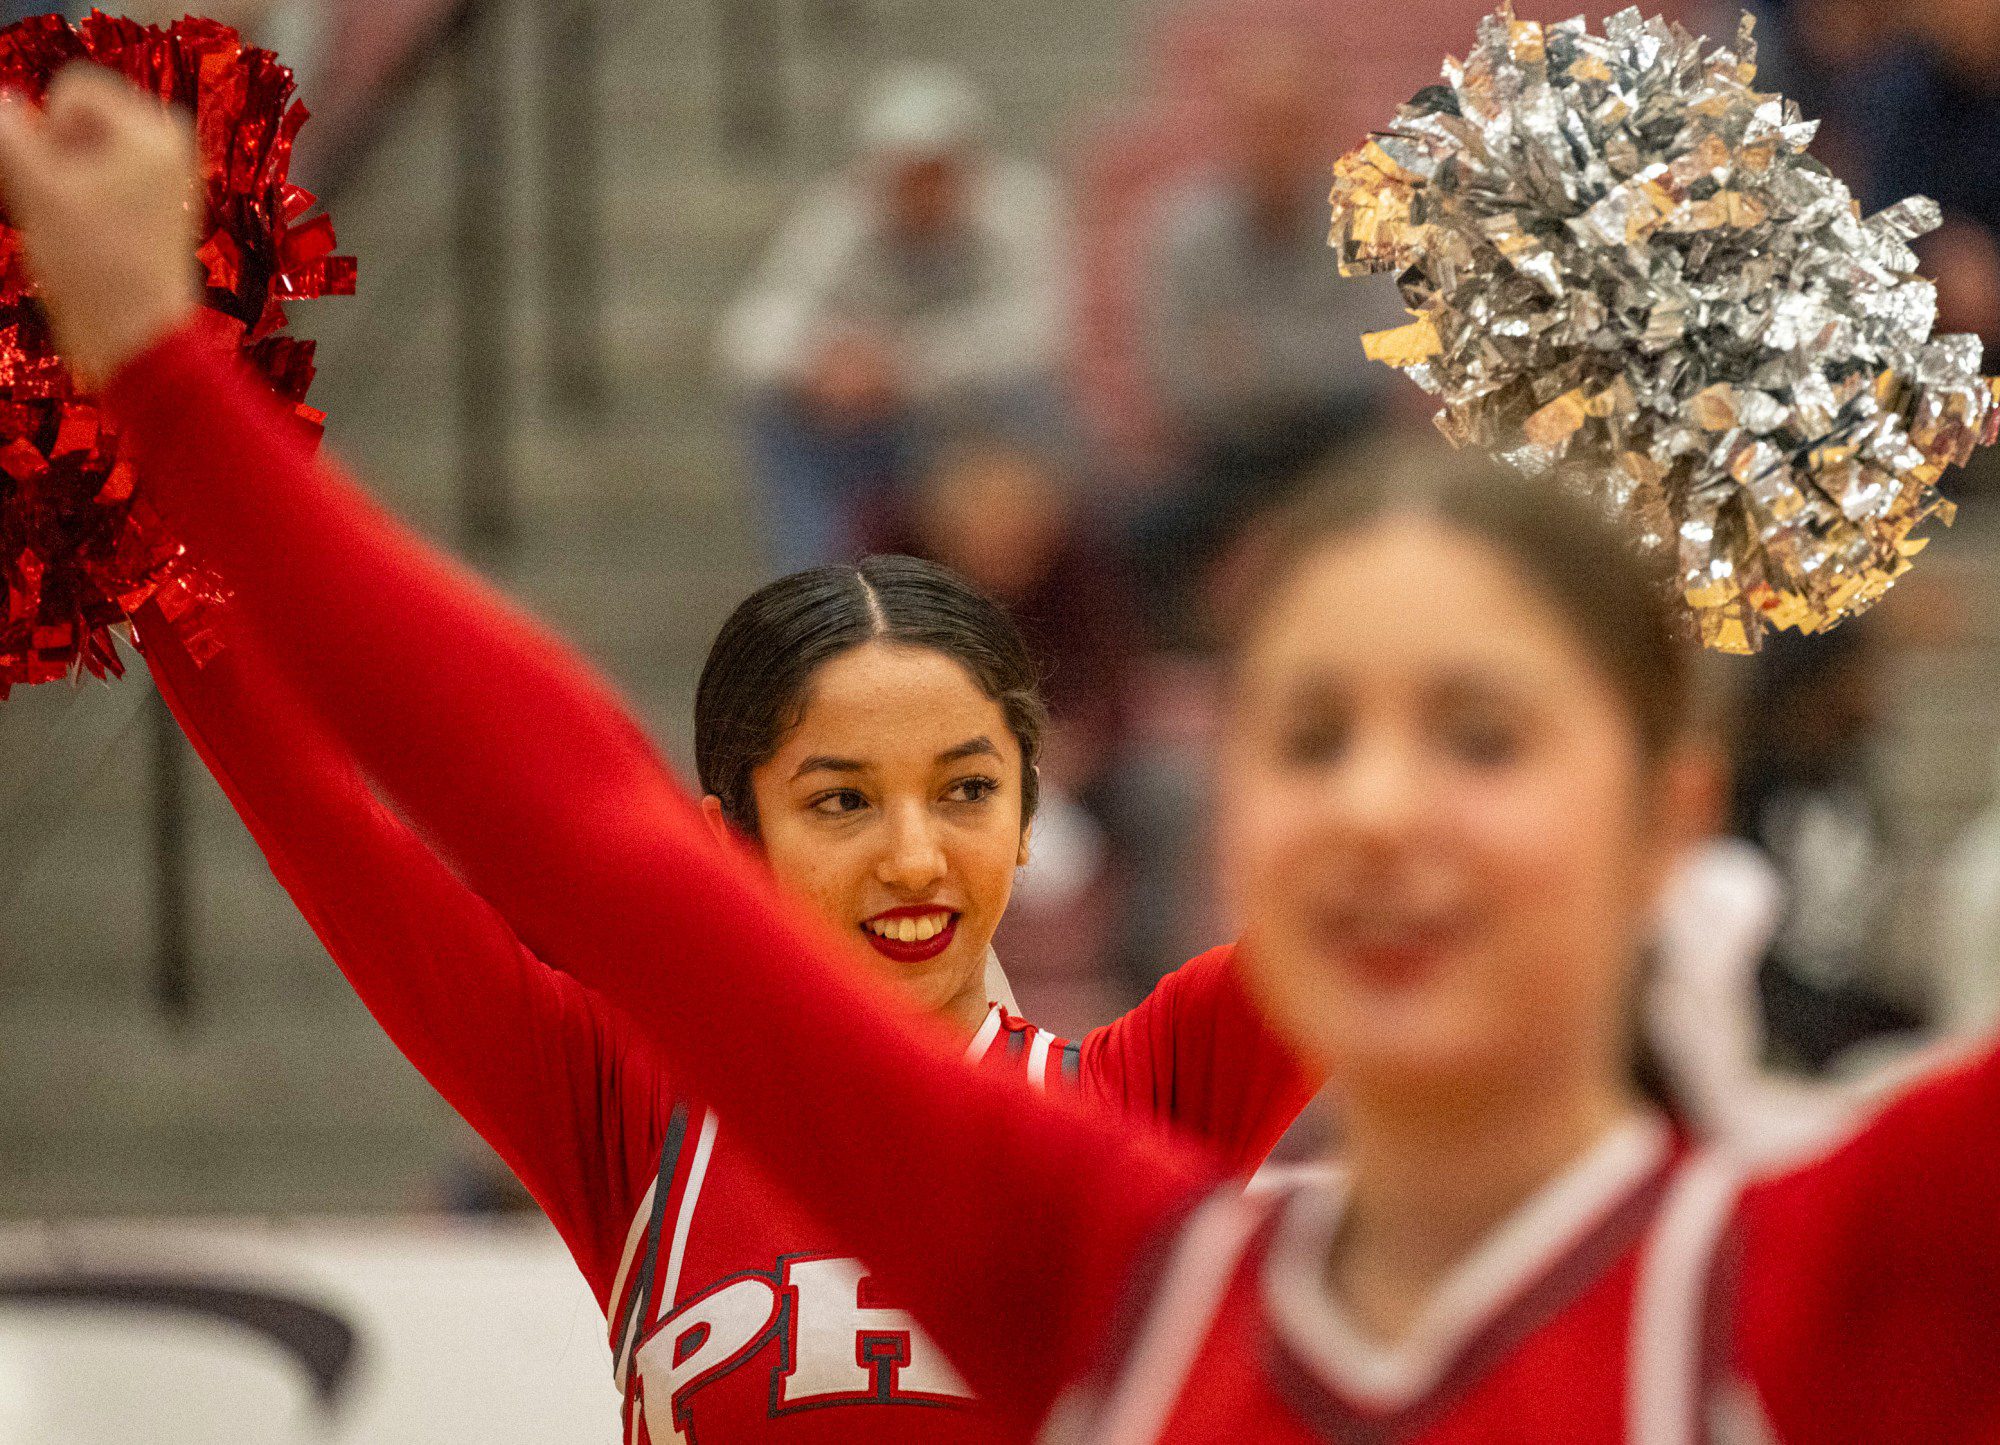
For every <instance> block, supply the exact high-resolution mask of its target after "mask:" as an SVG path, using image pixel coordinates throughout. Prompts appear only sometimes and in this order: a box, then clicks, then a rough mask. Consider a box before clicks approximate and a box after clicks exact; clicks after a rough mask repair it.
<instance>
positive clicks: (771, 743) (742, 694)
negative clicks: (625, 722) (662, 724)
mask: <svg viewBox="0 0 2000 1445" xmlns="http://www.w3.org/2000/svg"><path fill="white" fill-rule="evenodd" d="M870 642H888V643H897V644H900V645H903V646H906V647H921V648H927V649H929V650H931V651H933V652H939V653H942V654H943V655H944V656H946V657H949V658H950V659H952V661H954V662H956V663H958V665H959V666H961V667H963V668H964V669H965V670H966V672H967V673H968V674H970V675H971V677H972V680H973V681H974V682H975V683H976V684H977V685H978V687H979V689H980V691H981V692H983V693H985V694H986V696H987V697H988V698H990V699H992V700H993V701H994V702H995V703H997V704H998V705H999V707H1000V711H1001V714H1002V715H1003V716H1004V717H1005V718H1006V721H1007V729H1008V731H1009V732H1011V733H1012V734H1013V735H1014V740H1015V742H1017V743H1018V744H1019V745H1020V748H1021V824H1022V826H1023V827H1024V828H1025V827H1026V826H1027V825H1028V823H1029V822H1031V821H1032V820H1033V818H1034V815H1035V804H1036V801H1037V796H1038V793H1039V783H1038V777H1037V774H1036V765H1037V764H1038V763H1039V761H1040V759H1041V752H1042V734H1043V732H1044V730H1045V729H1046V727H1047V722H1048V713H1047V709H1046V707H1045V706H1044V704H1043V702H1042V696H1041V677H1040V671H1039V669H1038V668H1037V666H1036V664H1035V660H1034V657H1033V655H1032V654H1031V653H1030V652H1029V650H1028V645H1027V643H1026V641H1025V640H1023V638H1022V636H1021V632H1020V629H1019V628H1018V627H1016V626H1015V625H1014V620H1013V619H1012V618H1011V617H1009V616H1008V615H1007V612H1006V611H1005V609H1003V608H1002V607H1000V606H999V605H998V604H997V603H995V602H993V601H991V600H990V599H989V598H987V597H985V596H984V595H983V594H981V593H980V592H979V591H978V590H977V589H975V588H974V587H973V586H972V585H971V584H970V583H968V582H966V581H965V580H964V579H963V578H961V577H960V576H958V574H957V573H955V572H952V571H950V570H949V569H947V568H944V567H940V566H938V565H936V564H935V563H932V562H925V561H921V560H919V559H918V558H915V557H901V556H881V557H869V558H866V559H865V560H863V561H862V562H861V563H859V564H858V565H855V566H847V565H831V566H825V567H812V568H808V569H807V570H805V571H803V572H794V573H791V574H790V575H788V576H785V577H780V578H779V579H778V580H777V581H775V582H771V583H768V584H767V585H765V586H763V587H761V588H759V589H758V590H757V591H755V592H753V593H751V594H750V596H748V597H746V598H745V599H744V600H743V601H742V602H741V603H740V604H738V606H737V608H736V610H735V611H733V612H731V613H730V614H729V617H728V620H727V621H725V622H724V623H723V624H722V629H721V630H720V631H719V632H717V633H716V636H715V641H714V643H713V644H712V645H711V646H710V648H709V650H708V660H707V661H706V662H705V663H704V664H703V666H702V670H701V681H700V683H699V685H698V686H697V687H696V689H695V704H694V755H695V772H696V776H697V777H698V778H699V779H700V782H701V786H702V789H703V791H704V792H707V793H710V794H713V795H714V796H715V797H716V798H717V799H719V800H720V801H721V803H722V811H723V815H724V816H725V817H727V818H728V819H729V821H730V823H731V824H732V825H733V826H735V827H736V828H737V829H738V830H740V831H741V832H742V833H743V834H744V835H745V836H747V837H753V838H754V837H756V836H757V831H758V822H757V800H756V794H755V791H754V790H753V788H752V786H751V775H752V774H753V773H754V772H755V771H756V770H757V769H758V768H759V767H761V766H762V765H763V764H764V763H766V762H768V761H770V759H771V758H772V757H773V756H774V755H775V754H776V753H777V751H778V749H779V748H780V747H782V746H783V745H784V741H785V738H786V737H787V736H789V735H790V733H791V731H792V729H793V728H795V727H797V726H798V725H799V722H800V720H801V719H803V718H804V716H805V712H806V709H807V707H809V706H810V705H811V702H812V688H813V680H814V679H815V678H816V677H818V675H819V671H820V669H821V668H822V667H824V666H825V665H826V664H827V663H829V662H831V661H833V660H834V659H835V658H837V657H840V656H842V655H844V654H845V653H847V652H850V651H852V650H853V649H854V648H857V647H860V646H863V645H865V644H867V643H870Z"/></svg>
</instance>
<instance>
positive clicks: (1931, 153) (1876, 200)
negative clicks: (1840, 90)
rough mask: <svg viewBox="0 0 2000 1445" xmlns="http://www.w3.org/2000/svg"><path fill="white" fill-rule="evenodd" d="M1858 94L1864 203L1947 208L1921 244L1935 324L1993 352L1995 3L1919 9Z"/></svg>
mask: <svg viewBox="0 0 2000 1445" xmlns="http://www.w3.org/2000/svg"><path fill="white" fill-rule="evenodd" d="M1902 16H1903V22H1904V26H1905V29H1906V35H1905V38H1904V41H1903V43H1902V44H1901V45H1900V46H1898V47H1896V48H1895V49H1894V50H1893V51H1891V52H1890V53H1889V54H1888V55H1887V56H1886V57H1885V58H1884V59H1883V60H1882V62H1881V63H1880V64H1879V65H1878V66H1877V67H1876V68H1875V70H1874V71H1873V73H1872V74H1870V75H1869V76H1868V77H1867V82H1866V84H1865V85H1864V86H1863V87H1862V88H1861V90H1860V112H1861V118H1862V120H1863V122H1864V124H1863V126H1862V129H1861V135H1862V136H1863V137H1864V140H1865V147H1866V148H1865V153H1864V157H1863V159H1864V163H1865V165H1866V166H1867V170H1868V177H1867V181H1868V198H1869V201H1870V203H1871V204H1873V205H1886V204H1888V203H1889V202H1891V201H1894V200H1897V199H1898V198H1900V197H1902V196H1906V195H1910V194H1912V193H1917V194H1922V195H1926V196H1929V197H1930V198H1931V199H1932V200H1934V201H1936V202H1937V203H1938V204H1939V205H1940V206H1942V207H1943V208H1944V213H1945V225H1944V228H1943V229H1942V230H1941V231H1939V232H1938V233H1936V234H1935V235H1933V236H1929V237H1926V238H1925V239H1924V240H1923V241H1921V242H1919V243H1918V249H1919V251H1920V252H1921V253H1922V255H1923V258H1924V262H1925V266H1926V269H1927V270H1929V271H1930V272H1931V273H1932V274H1933V275H1934V276H1936V278H1937V282H1938V310H1939V324H1940V326H1941V327H1943V328H1944V329H1946V330H1949V331H1973V332H1977V333H1978V334H1979V335H1981V336H1983V337H1984V338H1986V340H1987V342H1988V343H1989V344H1996V343H2000V244H1996V237H2000V166H1996V165H1995V164H1994V156H1995V155H1996V154H2000V0H1926V3H1924V4H1922V5H1915V6H1911V7H1909V8H1908V9H1907V10H1905V11H1903V12H1902Z"/></svg>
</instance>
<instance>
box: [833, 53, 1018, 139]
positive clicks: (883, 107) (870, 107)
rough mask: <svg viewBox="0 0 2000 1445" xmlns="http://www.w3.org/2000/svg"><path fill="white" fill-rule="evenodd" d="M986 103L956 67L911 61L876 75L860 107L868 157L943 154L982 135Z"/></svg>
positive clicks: (858, 133) (858, 130)
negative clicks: (911, 62) (909, 63)
mask: <svg viewBox="0 0 2000 1445" xmlns="http://www.w3.org/2000/svg"><path fill="white" fill-rule="evenodd" d="M985 120H986V102H985V100H984V99H983V98H982V97H981V95H980V94H979V91H978V88H977V87H975V86H974V85H973V84H972V82H971V81H970V80H968V79H967V78H966V77H965V76H964V75H962V74H961V73H960V72H958V71H956V70H951V69H948V68H946V67H944V66H939V65H912V66H905V67H901V68H899V69H896V70H891V71H887V72H885V73H883V74H882V75H880V76H878V77H876V79H875V82H874V84H873V85H871V86H870V87H869V89H868V93H867V96H866V98H865V99H864V100H863V101H862V103H861V106H860V108H859V110H858V111H857V123H856V126H855V141H856V143H857V145H858V146H859V148H860V150H861V153H862V154H863V155H867V156H922V157H928V156H941V155H946V154H948V153H950V152H952V151H955V150H958V149H960V148H962V147H964V146H965V145H967V144H969V143H970V142H972V141H975V140H977V139H978V138H979V133H980V131H981V129H982V128H983V126H984V123H985Z"/></svg>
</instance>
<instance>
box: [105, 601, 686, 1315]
mask: <svg viewBox="0 0 2000 1445" xmlns="http://www.w3.org/2000/svg"><path fill="white" fill-rule="evenodd" d="M140 621H141V626H142V637H143V640H144V642H145V652H146V659H147V662H148V665H149V666H150V667H151V668H152V672H153V677H154V679H155V681H156V682H157V683H158V685H159V689H160V693H161V695H162V696H163V697H164V698H165V699H166V702H167V705H168V706H169V707H170V708H172V709H173V713H174V716H175V718H176V719H177V720H178V721H179V722H180V725H181V728H182V730H183V731H185V732H186V734H187V736H188V738H189V740H190V741H191V742H192V743H193V744H194V746H195V749H196V751H197V752H199V753H200V754H201V757H202V761H203V762H205V763H206V764H207V765H208V769H209V771H210V772H211V773H213V774H214V776H215V779H216V781H217V782H218V783H220V784H221V785H222V789H223V791H224V793H226V794H227V795H228V797H229V801H230V802H231V804H233V805H234V807H235V809H236V811H237V813H238V814H239V815H240V816H241V817H242V819H243V822H244V824H245V826H247V827H248V828H249V830H250V833H251V836H252V837H253V838H255V839H256V842H257V846H258V847H259V848H260V849H262V850H263V853H264V857H265V859H266V860H267V861H268V862H269V863H270V866H271V871H272V873H273V874H274V875H275V876H276V877H277V879H278V881H279V882H280V883H281V884H282V885H283V886H284V888H285V891H286V892H287V893H289V894H290V895H291V897H292V901H293V902H294V903H295V904H297V905H298V909H299V911H300V913H301V914H303V915H304V916H305V918H306V920H307V922H308V923H310V924H311V925H312V929H313V931H314V933H316V934H317V935H318V936H319V939H320V942H321V943H323V944H324V945H325V946H326V949H327V951H328V952H329V953H330V954H331V955H332V956H333V959H334V961H335V962H336V963H337V964H338V965H339V967H340V970H341V972H342V973H343V974H344V975H346V977H347V980H348V982H349V983H350V984H352V985H353V988H354V991H355V993H356V994H358V995H359V996H360V998H361V1001H362V1003H363V1004H365V1005H366V1006H367V1008H368V1011H369V1012H370V1013H371V1014H373V1015H374V1017H375V1019H376V1021H377V1022H378V1023H380V1024H381V1025H382V1028H383V1030H384V1032H386V1033H387V1034H388V1035H389V1037H390V1038H391V1039H392V1040H393V1041H394V1042H395V1044H396V1046H397V1048H399V1049H400V1050H402V1052H403V1055H404V1056H405V1057H406V1058H408V1059H409V1060H410V1062H411V1063H412V1064H414V1065H415V1066H416V1067H417V1069H418V1071H419V1072H420V1073H422V1074H423V1075H424V1077H425V1078H426V1079H428V1080H429V1081H430V1083H431V1085H432V1086H433V1087H434V1088H436V1089H437V1091H438V1092H439V1093H440V1094H442V1095H443V1096H444V1097H445V1098H446V1100H448V1101H449V1102H450V1103H451V1105H452V1107H454V1108H455V1109H457V1110H458V1112H459V1113H460V1114H461V1115H463V1116H464V1117H465V1119H466V1120H467V1121H468V1122H469V1123H471V1125H472V1126H473V1127H474V1128H475V1129H477V1130H478V1131H479V1133H480V1134H481V1136H483V1137H484V1138H485V1139H486V1141H487V1142H488V1143H490V1144H491V1145H492V1146H493V1147H494V1149H495V1150H496V1151H497V1152H498V1153H499V1154H500V1156H501V1158H503V1159H504V1160H506V1162H507V1164H508V1165H509V1167H511V1168H512V1169H513V1170H514V1172H515V1174H517V1175H518V1176H519V1177H520V1179H521V1181H522V1183H523V1184H525V1185H526V1186H527V1187H528V1190H529V1191H530V1192H531V1193H532V1194H533V1195H534V1196H535V1199H536V1200H537V1202H538V1203H540V1204H541V1206H542V1208H543V1209H544V1210H545V1211H546V1212H547V1214H548V1216H549V1218H550V1219H551V1220H552V1221H553V1222H554V1224H555V1226H556V1228H557V1230H558V1231H559V1232H560V1233H561V1235H562V1237H563V1240H564V1242H565V1243H567V1244H568V1246H569V1249H570V1253H571V1254H572V1255H574V1256H575V1258H576V1261H577V1264H578V1266H579V1267H580V1268H581V1269H582V1271H583V1274H584V1276H585V1278H586V1279H588V1280H589V1281H590V1286H591V1288H592V1290H593V1291H595V1292H596V1294H597V1298H598V1302H599V1304H600V1305H607V1299H606V1297H607V1295H608V1293H609V1291H610V1287H611V1281H612V1277H613V1274H614V1273H615V1271H616V1270H617V1267H618V1260H619V1252H620V1247H621V1245H622V1243H623V1241H624V1238H625V1235H626V1232H627V1222H628V1221H629V1219H630V1217H631V1214H632V1212H633V1211H634V1210H635V1209H636V1208H637V1200H638V1198H639V1197H640V1195H642V1194H643V1193H644V1192H645V1189H646V1186H647V1184H648V1182H649V1181H650V1179H651V1175H652V1170H653V1167H654V1164H655V1163H656V1155H657V1152H658V1150H659V1147H660V1143H659V1141H660V1137H661V1129H662V1128H663V1116H664V1114H665V1112H666V1109H667V1101H666V1100H665V1097H664V1093H665V1080H664V1078H663V1077H662V1076H661V1075H660V1073H659V1071H658V1070H657V1069H656V1068H655V1066H654V1064H653V1062H652V1058H651V1056H650V1054H649V1052H648V1050H646V1049H645V1048H644V1047H643V1046H642V1045H641V1044H640V1042H639V1038H638V1035H637V1034H636V1031H635V1030H634V1029H633V1028H632V1027H631V1025H630V1024H629V1023H627V1021H626V1020H625V1018H624V1017H623V1016H622V1015H620V1014H618V1013H616V1012H615V1011H614V1010H612V1009H610V1008H609V1007H607V1006H606V1005H605V1004H604V1002H603V1001H602V1000H601V999H599V998H597V997H596V996H594V995H593V994H592V993H591V992H590V991H589V990H588V989H586V988H584V987H583V986H582V985H581V984H579V983H577V982H576V981H575V980H574V979H570V978H566V977H564V976H563V975H561V974H559V973H557V972H555V971H554V970H553V969H550V968H547V967H545V966H544V965H543V964H541V963H540V962H539V961H537V960H536V959H535V958H534V957H533V956H532V955H530V954H529V953H528V951H527V950H526V949H524V948H523V947H522V946H521V944H520V942H519V940H517V939H516V938H515V937H514V934H513V932H512V930H510V929H509V928H508V927H507V925H506V924H505V923H504V922H503V921H502V920H501V919H500V917H499V915H498V914H496V913H495V912H494V911H493V909H492V908H491V907H490V906H488V905H487V904H486V903H484V902H483V901H481V900H480V899H479V898H478V897H477V896H476V895H474V894H473V893H472V892H471V891H470V890H469V889H467V888H466V887H465V885H464V884H463V883H461V882H459V881H458V879H457V878H455V877H453V876H452V875H451V874H450V872H448V871H447V870H446V869H445V867H444V866H443V864H441V863H440V862H439V861H438V859H437V858H436V857H435V856H434V855H433V854H432V853H431V852H430V850H429V849H427V848H425V847H424V845H423V844H422V843H421V842H420V841H419V840H418V839H417V838H416V837H414V836H413V835H412V834H411V833H410V831H409V829H408V828H407V827H405V826H404V824H403V823H402V822H401V821H400V820H398V819H397V818H395V817H394V816H393V815H391V814H390V813H389V811H388V810H387V809H386V808H384V807H383V806H382V804H381V803H380V802H379V801H378V800H377V799H376V798H375V796H374V794H373V793H371V792H370V791H369V789H368V786H367V784H366V783H365V782H364V780H363V779H362V778H361V776H360V774H359V773H358V772H357V771H356V769H355V767H354V765H353V763H352V762H351V761H350V760H349V759H348V758H347V757H346V756H345V755H344V754H343V753H342V752H341V751H340V749H339V748H338V747H337V746H336V745H335V744H334V743H333V741H332V740H331V739H330V738H329V737H328V736H327V735H326V733H325V731H324V730H323V729H322V728H321V727H320V726H319V725H318V723H317V722H316V721H315V720H314V719H313V718H312V717H311V716H310V715H309V714H308V713H306V712H305V710H304V709H303V708H302V707H301V706H300V705H299V703H298V702H297V700H296V699H295V698H293V697H291V696H290V695H289V694H288V693H287V691H286V689H285V687H284V686H283V684H282V683H281V682H280V681H279V680H278V678H277V677H276V676H275V674H274V673H273V671H272V669H271V667H270V665H269V664H268V662H266V661H265V660H264V658H263V656H262V654H261V651H260V649H259V648H258V647H257V645H256V644H255V642H254V641H253V639H251V638H250V637H248V636H245V635H241V630H240V629H230V630H229V635H228V638H227V645H226V647H225V649H224V650H223V652H222V653H221V654H220V655H219V656H217V657H216V658H214V659H213V660H211V661H210V662H209V663H208V664H207V665H206V666H205V667H202V668H197V667H196V666H195V665H194V664H193V663H192V661H191V660H190V659H189V657H188V655H187V653H186V652H185V651H184V650H182V648H181V647H180V645H179V643H178V642H177V641H176V639H175V638H174V636H173V634H172V632H171V630H170V629H169V628H167V627H166V626H164V625H147V623H148V621H149V619H147V618H146V617H145V616H144V615H143V614H142V616H141V619H140Z"/></svg>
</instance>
